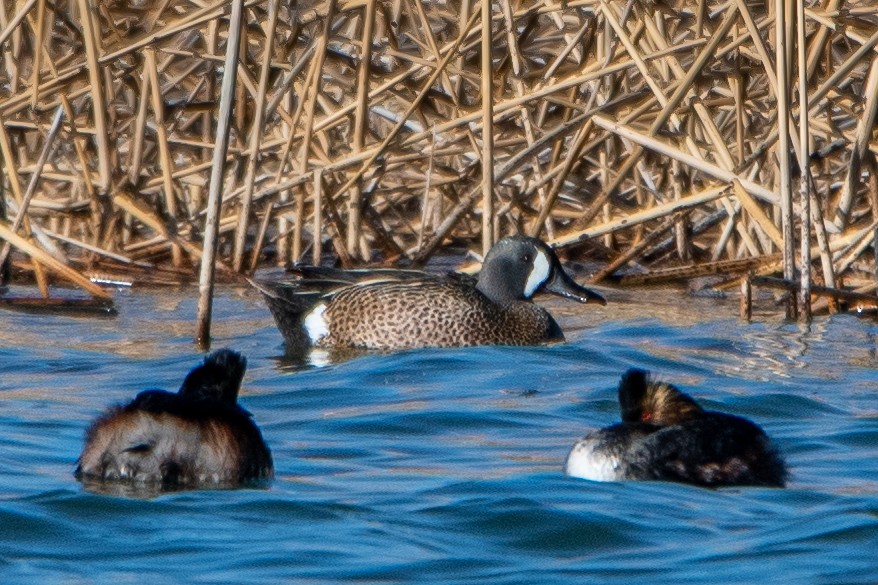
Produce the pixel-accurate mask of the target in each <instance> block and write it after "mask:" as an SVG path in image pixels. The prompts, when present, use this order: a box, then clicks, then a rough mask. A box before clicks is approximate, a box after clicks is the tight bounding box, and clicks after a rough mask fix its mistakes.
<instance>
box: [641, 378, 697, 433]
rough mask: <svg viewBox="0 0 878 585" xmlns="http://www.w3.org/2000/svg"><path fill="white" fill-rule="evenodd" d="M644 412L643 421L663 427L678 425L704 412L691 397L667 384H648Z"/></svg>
mask: <svg viewBox="0 0 878 585" xmlns="http://www.w3.org/2000/svg"><path fill="white" fill-rule="evenodd" d="M643 410H644V412H643V415H642V416H643V417H644V418H643V419H642V420H644V421H648V422H651V423H653V424H657V425H661V426H669V425H676V424H679V423H681V422H683V421H686V420H691V419H693V418H697V417H699V416H700V415H701V413H702V412H704V411H703V410H702V408H701V407H700V406H698V403H696V402H695V400H693V398H692V397H691V396H689V395H688V394H686V393H685V392H680V391H679V390H678V389H677V388H676V387H675V386H672V385H671V384H667V383H665V382H650V383H649V384H648V386H647V391H646V399H645V400H644V409H643Z"/></svg>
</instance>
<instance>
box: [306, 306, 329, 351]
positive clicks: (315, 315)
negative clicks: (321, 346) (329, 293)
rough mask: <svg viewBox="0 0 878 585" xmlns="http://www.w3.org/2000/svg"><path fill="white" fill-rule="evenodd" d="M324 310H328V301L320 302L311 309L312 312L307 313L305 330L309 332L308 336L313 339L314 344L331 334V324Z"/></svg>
mask: <svg viewBox="0 0 878 585" xmlns="http://www.w3.org/2000/svg"><path fill="white" fill-rule="evenodd" d="M324 311H326V303H320V304H318V305H317V306H316V307H314V308H313V309H311V312H310V313H308V314H307V315H305V321H304V322H303V324H304V325H305V331H306V332H307V333H308V338H309V339H310V340H311V343H312V344H315V343H317V342H318V341H320V340H321V339H323V338H324V337H326V336H327V335H329V324H328V323H327V322H326V318H325V317H324V316H323V313H324Z"/></svg>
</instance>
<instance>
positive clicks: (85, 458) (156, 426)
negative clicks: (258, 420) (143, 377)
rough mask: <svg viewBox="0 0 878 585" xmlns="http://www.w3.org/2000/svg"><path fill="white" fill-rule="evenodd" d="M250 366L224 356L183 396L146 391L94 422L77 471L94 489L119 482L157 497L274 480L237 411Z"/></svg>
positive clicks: (256, 436) (210, 361) (193, 379)
mask: <svg viewBox="0 0 878 585" xmlns="http://www.w3.org/2000/svg"><path fill="white" fill-rule="evenodd" d="M246 368H247V360H246V359H245V358H244V357H243V356H241V355H240V354H238V353H236V352H234V351H231V350H228V349H221V350H219V351H216V352H214V353H212V354H210V355H209V356H207V357H206V358H205V359H204V363H203V364H201V365H199V366H197V367H196V368H194V369H193V370H192V371H191V372H189V375H188V376H186V379H185V380H184V381H183V385H182V386H181V387H180V390H179V391H178V392H177V393H176V394H173V393H171V392H166V391H164V390H146V391H145V392H141V393H140V394H138V395H137V396H136V397H135V398H134V400H132V401H131V402H129V403H128V404H125V405H122V406H116V407H112V408H110V409H109V410H108V411H107V412H105V413H104V414H103V415H101V416H100V417H99V418H98V419H97V420H96V421H94V422H93V423H92V424H91V426H90V427H89V429H88V430H87V431H86V435H85V446H84V447H83V449H82V455H80V457H79V462H78V465H77V468H76V471H75V476H76V478H77V479H79V480H81V481H83V482H84V483H86V484H90V485H92V486H93V487H99V486H95V485H94V484H95V483H96V482H97V483H102V482H110V483H115V482H121V483H129V484H134V485H139V486H150V488H152V489H158V490H166V489H170V490H172V489H181V488H194V487H200V488H204V487H234V486H236V485H240V484H241V483H244V482H251V481H259V480H267V479H271V478H272V477H273V476H274V466H273V464H272V459H271V452H270V451H269V450H268V447H266V446H265V442H264V441H263V439H262V434H261V433H260V432H259V428H258V427H257V426H256V424H255V423H254V422H253V420H252V419H251V417H250V413H249V412H247V411H246V410H244V409H243V408H241V407H240V406H239V405H238V404H237V398H238V390H239V389H240V387H241V380H242V379H243V378H244V371H245V370H246Z"/></svg>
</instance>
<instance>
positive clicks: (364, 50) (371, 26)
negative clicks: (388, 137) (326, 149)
mask: <svg viewBox="0 0 878 585" xmlns="http://www.w3.org/2000/svg"><path fill="white" fill-rule="evenodd" d="M377 4H378V3H377V2H366V6H365V9H364V13H363V34H362V36H361V40H360V51H361V54H360V65H359V68H358V70H357V96H358V99H357V107H356V109H355V110H354V144H353V147H354V152H355V153H356V152H361V151H362V150H363V147H364V146H365V145H366V129H367V123H368V121H369V117H368V113H369V112H368V103H367V102H368V99H369V70H370V69H371V67H372V37H373V32H374V30H375V12H376V5H377ZM360 202H361V188H360V185H354V186H352V187H351V195H350V199H349V200H348V233H347V246H348V254H350V255H351V256H354V255H356V254H357V245H358V244H359V241H360Z"/></svg>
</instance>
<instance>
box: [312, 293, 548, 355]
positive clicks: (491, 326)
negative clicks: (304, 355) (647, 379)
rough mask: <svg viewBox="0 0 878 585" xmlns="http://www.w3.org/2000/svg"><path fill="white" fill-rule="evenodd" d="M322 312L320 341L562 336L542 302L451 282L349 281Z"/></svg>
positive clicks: (357, 343) (361, 343) (452, 341)
mask: <svg viewBox="0 0 878 585" xmlns="http://www.w3.org/2000/svg"><path fill="white" fill-rule="evenodd" d="M324 318H325V319H326V320H327V322H328V328H329V335H328V336H326V337H324V338H323V339H322V340H321V341H320V343H319V345H321V346H336V347H338V346H342V347H344V346H346V347H359V348H368V349H405V348H416V347H458V346H467V345H533V344H537V343H542V342H545V341H552V340H562V339H563V335H562V333H561V329H560V328H559V327H558V325H557V323H555V320H554V319H552V316H551V315H549V313H548V312H547V311H546V310H545V309H543V308H542V307H539V306H537V305H535V304H533V303H531V302H529V301H515V302H513V303H511V304H509V305H507V306H505V307H500V306H498V305H495V304H494V303H492V302H491V301H489V300H488V299H487V297H485V296H484V295H483V294H482V293H480V292H479V291H478V290H475V289H473V288H470V287H467V286H462V285H458V284H455V283H441V282H419V283H399V284H388V283H382V284H380V285H374V286H370V285H366V286H353V287H350V288H347V289H345V290H343V291H341V292H339V293H338V294H337V295H336V296H335V297H333V299H332V301H331V302H330V303H329V306H328V307H327V309H326V311H325V313H324Z"/></svg>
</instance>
